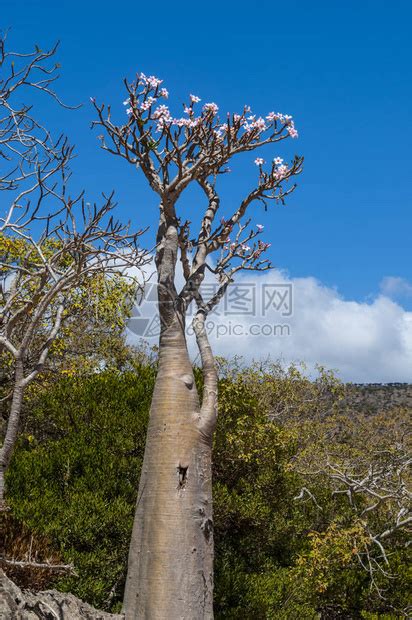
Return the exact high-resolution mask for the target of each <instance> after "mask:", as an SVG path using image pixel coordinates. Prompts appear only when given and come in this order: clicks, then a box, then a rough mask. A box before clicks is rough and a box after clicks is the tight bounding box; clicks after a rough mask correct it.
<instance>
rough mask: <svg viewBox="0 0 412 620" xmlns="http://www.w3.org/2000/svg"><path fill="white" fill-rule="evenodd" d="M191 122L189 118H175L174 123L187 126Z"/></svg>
mask: <svg viewBox="0 0 412 620" xmlns="http://www.w3.org/2000/svg"><path fill="white" fill-rule="evenodd" d="M189 123H190V119H189V118H174V119H173V124H174V125H177V126H178V127H187V126H188V125H189Z"/></svg>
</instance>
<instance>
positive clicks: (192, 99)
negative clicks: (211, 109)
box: [190, 95, 202, 103]
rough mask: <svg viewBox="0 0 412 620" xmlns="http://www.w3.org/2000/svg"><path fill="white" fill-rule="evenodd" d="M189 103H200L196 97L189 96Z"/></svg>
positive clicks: (199, 99)
mask: <svg viewBox="0 0 412 620" xmlns="http://www.w3.org/2000/svg"><path fill="white" fill-rule="evenodd" d="M190 101H191V102H192V103H199V101H202V100H201V98H200V97H197V96H196V95H190Z"/></svg>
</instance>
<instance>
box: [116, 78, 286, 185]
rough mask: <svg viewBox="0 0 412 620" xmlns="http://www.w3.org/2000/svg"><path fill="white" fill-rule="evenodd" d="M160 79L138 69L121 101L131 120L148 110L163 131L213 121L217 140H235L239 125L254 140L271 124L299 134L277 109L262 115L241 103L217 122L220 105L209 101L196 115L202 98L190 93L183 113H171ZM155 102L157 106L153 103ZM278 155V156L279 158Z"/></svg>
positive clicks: (281, 173)
mask: <svg viewBox="0 0 412 620" xmlns="http://www.w3.org/2000/svg"><path fill="white" fill-rule="evenodd" d="M162 83H163V80H161V79H159V78H158V77H156V76H154V75H149V76H146V75H145V74H144V73H140V74H138V76H137V83H135V84H132V87H133V88H134V89H135V90H134V92H133V91H132V94H131V96H130V97H129V98H128V99H126V101H124V102H123V103H124V105H125V106H127V107H126V113H127V114H128V115H129V116H130V117H131V119H132V120H135V119H137V118H142V116H143V114H147V116H146V117H145V119H146V120H154V121H155V122H156V124H155V130H156V132H160V133H163V132H164V131H165V130H166V129H167V128H168V127H171V126H175V127H177V128H181V127H185V128H187V129H194V128H196V127H198V126H199V125H201V124H203V123H207V124H209V123H210V124H212V126H211V130H212V131H213V132H214V135H215V137H216V140H217V141H218V142H223V140H224V139H225V138H226V137H227V138H228V139H229V138H230V139H234V140H236V139H240V136H239V137H238V132H239V130H240V129H242V130H243V132H244V134H250V140H252V141H254V140H258V139H259V136H260V134H262V133H263V132H265V131H267V130H270V128H271V126H272V124H274V126H275V128H274V130H275V131H276V132H277V133H280V131H283V129H285V130H286V131H287V133H288V134H289V136H290V137H291V138H297V137H298V132H297V130H296V128H295V125H294V122H293V119H292V117H291V116H289V115H287V114H281V113H280V112H270V113H269V114H268V115H267V116H266V117H265V118H263V117H262V116H258V117H257V116H256V115H255V114H252V110H251V108H250V106H244V108H243V113H242V114H233V116H232V119H231V116H230V114H228V120H227V122H226V123H223V124H219V118H218V116H217V114H218V112H219V107H218V105H217V104H216V103H214V102H213V101H211V102H207V103H205V104H203V106H202V109H201V113H200V115H198V116H196V115H195V109H194V108H195V105H196V104H198V103H200V101H201V99H200V97H198V96H197V95H193V94H190V95H189V103H188V104H186V105H184V114H185V116H183V117H174V116H172V114H171V112H170V110H169V108H168V107H167V106H166V105H164V104H160V101H159V100H160V99H162V98H163V99H167V98H168V97H169V92H168V91H167V89H166V88H164V87H160V86H161V84H162ZM156 105H157V107H155V106H156ZM277 123H279V124H280V125H282V126H283V127H281V128H280V130H279V129H277V128H276V124H277ZM277 159H278V160H280V158H277ZM264 163H265V162H264V160H263V159H262V158H261V157H258V158H256V159H255V164H256V165H257V166H261V165H262V164H264ZM275 164H276V165H277V166H279V168H278V169H277V171H276V175H277V178H282V177H283V176H284V175H285V173H286V169H285V168H282V162H281V161H275Z"/></svg>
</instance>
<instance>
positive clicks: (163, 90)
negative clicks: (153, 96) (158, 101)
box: [159, 88, 169, 99]
mask: <svg viewBox="0 0 412 620" xmlns="http://www.w3.org/2000/svg"><path fill="white" fill-rule="evenodd" d="M159 96H160V97H164V98H165V99H168V97H169V91H168V90H167V89H166V88H161V89H160V92H159Z"/></svg>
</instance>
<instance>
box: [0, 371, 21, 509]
mask: <svg viewBox="0 0 412 620" xmlns="http://www.w3.org/2000/svg"><path fill="white" fill-rule="evenodd" d="M23 378H24V375H23V363H22V362H21V360H17V361H16V368H15V372H14V390H13V397H12V401H11V406H10V415H9V419H8V420H7V428H6V435H5V437H4V442H3V445H2V447H1V448H0V509H2V508H4V507H5V492H6V489H5V475H6V472H7V468H8V466H9V463H10V460H11V457H12V455H13V451H14V448H15V445H16V442H17V435H18V430H19V423H20V415H21V408H22V403H23V393H24V386H23Z"/></svg>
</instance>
